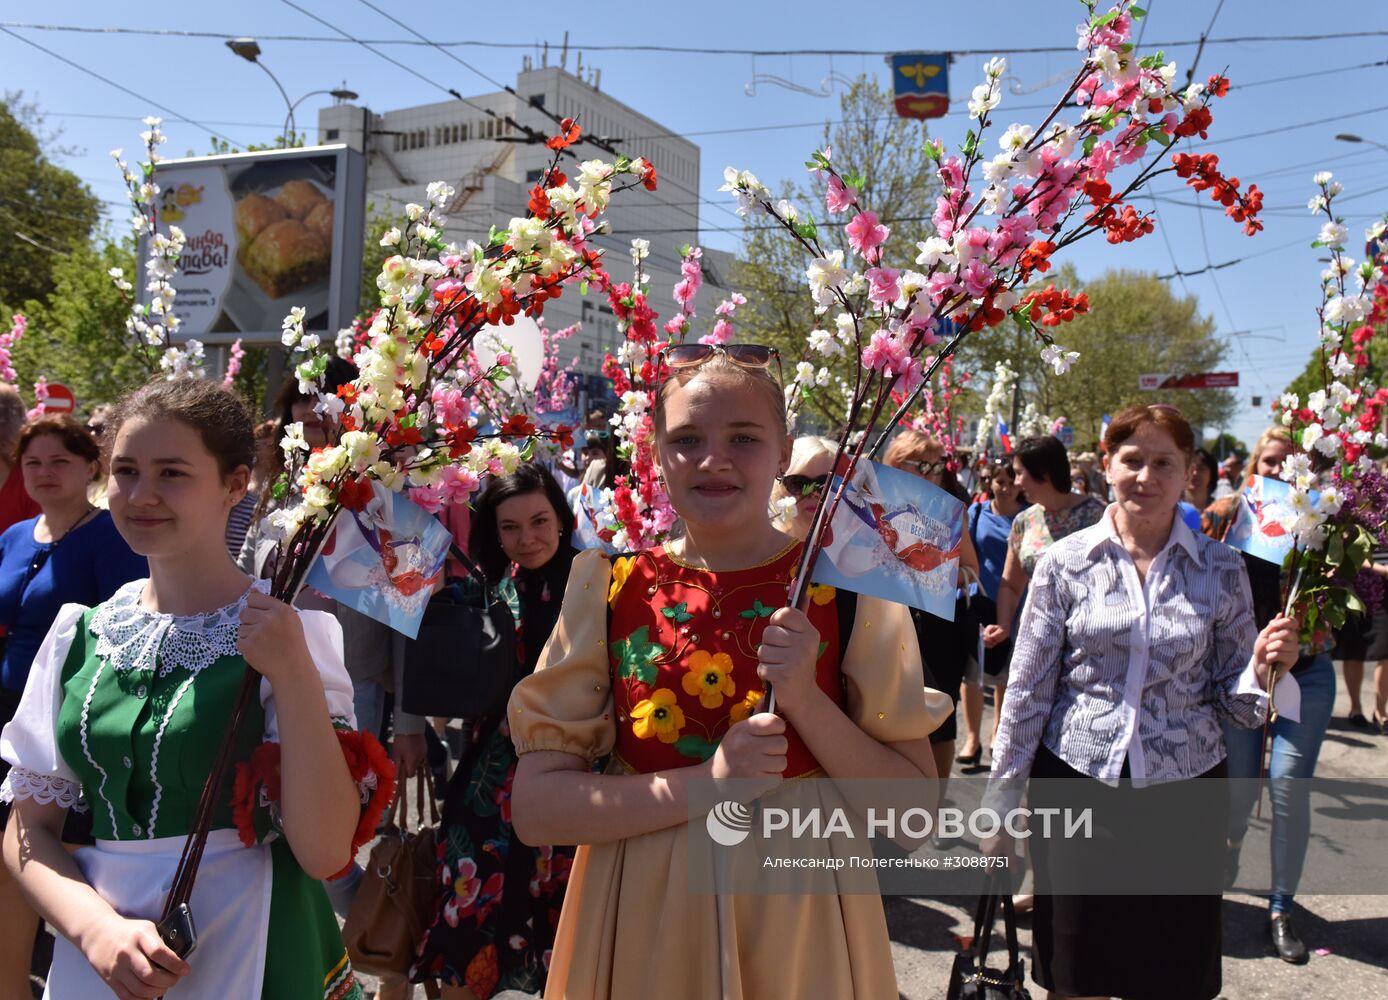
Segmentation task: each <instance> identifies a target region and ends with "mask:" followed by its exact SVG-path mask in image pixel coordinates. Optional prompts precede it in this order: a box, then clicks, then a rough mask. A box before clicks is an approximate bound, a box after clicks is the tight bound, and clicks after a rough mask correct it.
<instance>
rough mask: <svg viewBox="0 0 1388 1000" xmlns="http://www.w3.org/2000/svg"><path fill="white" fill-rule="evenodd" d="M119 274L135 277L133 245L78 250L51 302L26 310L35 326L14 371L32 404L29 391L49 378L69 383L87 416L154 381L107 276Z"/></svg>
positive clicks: (60, 273) (58, 277)
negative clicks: (114, 271) (94, 408)
mask: <svg viewBox="0 0 1388 1000" xmlns="http://www.w3.org/2000/svg"><path fill="white" fill-rule="evenodd" d="M113 267H120V268H123V269H124V270H125V273H126V274H133V273H134V269H135V251H134V245H133V241H126V242H125V243H106V244H102V245H96V244H83V245H81V246H78V247H76V248H74V249H73V250H72V251H71V252H70V253H69V254H68V255H67V256H65V257H62V258H60V259H59V260H58V261H57V263H56V264H55V266H54V268H53V274H52V278H53V290H52V292H51V293H50V294H49V295H48V296H47V298H46V299H44V300H43V301H38V300H34V299H31V300H29V301H28V302H27V303H25V309H24V311H25V314H26V315H27V316H28V318H29V326H28V330H27V331H26V333H25V335H24V339H23V340H21V341H20V342H19V345H18V347H16V348H15V350H14V366H15V370H16V372H17V373H18V375H19V381H20V386H21V388H22V389H24V390H25V394H26V396H27V395H28V391H27V390H28V386H29V384H31V383H33V382H34V381H35V380H36V379H37V378H38V377H39V376H43V377H44V378H46V379H48V380H49V381H50V382H63V383H65V384H66V385H67V386H68V387H69V388H70V389H72V391H73V394H74V395H75V396H76V397H77V405H78V407H79V408H80V409H84V410H85V409H87V408H89V407H90V406H92V405H93V404H95V403H103V402H110V401H112V400H114V399H116V398H117V397H118V396H119V395H120V394H121V393H122V392H124V391H126V390H127V389H129V388H131V387H132V386H136V385H139V384H140V383H141V382H143V381H144V380H145V379H146V378H148V377H149V369H148V367H146V365H145V363H144V362H143V361H141V360H140V359H139V357H138V356H137V355H136V352H135V350H134V347H133V343H132V341H131V339H130V336H129V335H128V334H127V333H126V331H125V317H126V315H127V314H128V312H129V306H128V305H127V304H126V302H125V300H124V298H123V297H122V296H121V293H120V292H119V291H117V290H116V288H115V286H114V285H113V284H112V283H111V278H110V277H109V275H108V274H107V273H106V272H107V271H108V270H109V269H110V268H113Z"/></svg>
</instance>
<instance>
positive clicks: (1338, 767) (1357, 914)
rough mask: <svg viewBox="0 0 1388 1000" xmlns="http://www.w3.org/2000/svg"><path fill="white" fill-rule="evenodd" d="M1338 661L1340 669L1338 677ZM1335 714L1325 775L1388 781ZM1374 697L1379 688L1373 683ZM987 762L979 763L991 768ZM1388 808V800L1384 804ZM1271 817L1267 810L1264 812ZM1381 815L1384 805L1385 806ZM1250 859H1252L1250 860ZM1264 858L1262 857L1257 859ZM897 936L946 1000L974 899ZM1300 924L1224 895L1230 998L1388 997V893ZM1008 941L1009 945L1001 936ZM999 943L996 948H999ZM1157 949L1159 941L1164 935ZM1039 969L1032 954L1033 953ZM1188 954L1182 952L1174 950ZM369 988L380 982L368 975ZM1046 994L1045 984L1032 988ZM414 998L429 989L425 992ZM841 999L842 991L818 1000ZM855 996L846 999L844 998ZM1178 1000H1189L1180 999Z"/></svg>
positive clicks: (1307, 900) (919, 904)
mask: <svg viewBox="0 0 1388 1000" xmlns="http://www.w3.org/2000/svg"><path fill="white" fill-rule="evenodd" d="M1338 673H1339V671H1338V664H1337V675H1338ZM1340 684H1341V689H1340V690H1339V691H1338V693H1337V694H1338V696H1337V702H1336V707H1335V715H1334V718H1333V719H1332V721H1331V724H1330V731H1329V733H1328V734H1327V736H1326V741H1325V745H1324V747H1323V748H1322V751H1321V756H1320V762H1319V765H1318V768H1317V776H1318V777H1322V778H1332V779H1333V778H1341V779H1348V780H1365V779H1369V780H1377V781H1380V782H1385V785H1381V786H1380V787H1388V736H1378V735H1368V734H1366V733H1364V732H1363V731H1362V730H1358V729H1354V728H1352V727H1351V726H1350V725H1349V724H1348V723H1347V722H1346V721H1345V715H1346V712H1347V706H1348V700H1347V697H1346V694H1345V691H1344V690H1343V678H1341V680H1340ZM1364 694H1365V703H1366V704H1368V705H1372V704H1373V701H1372V695H1371V694H1370V692H1369V691H1368V688H1367V687H1366V689H1365V692H1364ZM991 711H992V709H991V708H985V716H984V732H988V731H989V730H990V728H991V725H992V721H991V716H990V714H989V713H991ZM986 764H987V760H986V758H985V760H984V766H983V767H980V768H977V769H970V771H971V772H972V773H976V774H982V773H984V771H985V768H986ZM1378 808H1379V809H1383V810H1388V805H1384V806H1381V807H1378ZM1343 811H1344V810H1342V809H1339V808H1336V807H1335V805H1334V804H1333V803H1328V804H1327V803H1324V802H1321V803H1320V804H1318V805H1317V808H1316V811H1315V814H1314V815H1313V818H1312V837H1313V842H1314V845H1315V849H1317V850H1335V849H1337V845H1344V844H1356V845H1358V846H1359V847H1360V848H1361V851H1362V840H1363V838H1362V835H1361V832H1360V830H1361V829H1362V828H1360V829H1356V828H1354V827H1353V825H1352V821H1350V820H1348V819H1346V818H1344V817H1343V815H1342V813H1343ZM1264 815H1266V808H1265V811H1264ZM1377 815H1378V817H1379V818H1380V819H1382V818H1383V816H1384V815H1385V814H1384V812H1377ZM1266 827H1267V822H1266V820H1263V821H1261V822H1260V821H1257V820H1255V821H1253V826H1252V828H1251V831H1250V834H1249V840H1248V846H1247V847H1246V848H1245V854H1246V855H1247V854H1249V853H1252V850H1253V848H1252V845H1253V844H1254V843H1255V842H1256V839H1257V838H1258V837H1259V836H1260V834H1262V833H1265V831H1266ZM1249 863H1250V861H1249V859H1248V858H1247V857H1246V858H1245V864H1249ZM1253 863H1256V862H1253ZM1365 863H1366V864H1369V865H1374V866H1375V867H1374V870H1373V871H1372V872H1366V876H1365V878H1366V882H1367V883H1368V884H1372V885H1374V886H1388V838H1385V840H1384V841H1383V842H1382V844H1381V846H1380V848H1379V850H1378V851H1377V853H1376V854H1373V853H1370V855H1369V857H1368V859H1367V860H1366V862H1365ZM884 903H885V907H886V912H887V923H888V928H889V931H890V933H891V938H892V957H893V960H894V962H895V965H896V975H897V983H898V987H899V989H900V992H901V996H902V997H903V998H906V1000H940V998H943V997H944V995H945V990H946V986H947V983H948V981H949V971H950V966H951V965H952V963H953V961H954V955H955V954H956V952H957V950H958V942H957V939H956V935H960V934H972V932H973V927H972V924H973V914H972V912H971V908H972V904H973V900H972V899H968V898H963V897H952V896H939V897H931V896H890V897H887V898H886V899H885V900H884ZM1297 903H1298V909H1297V911H1296V912H1295V913H1294V915H1293V922H1294V924H1295V926H1296V928H1297V931H1298V932H1299V933H1300V935H1301V937H1302V939H1303V940H1304V941H1305V942H1306V945H1307V947H1308V948H1310V949H1311V950H1312V952H1313V954H1312V956H1311V960H1310V962H1309V964H1307V965H1304V966H1293V965H1288V964H1287V963H1285V962H1283V961H1281V960H1280V959H1279V958H1277V957H1276V955H1275V954H1274V952H1273V950H1272V945H1271V943H1270V941H1269V939H1268V935H1267V902H1266V900H1265V899H1261V898H1258V897H1255V896H1250V895H1245V894H1241V893H1232V894H1230V895H1227V896H1226V897H1225V901H1224V989H1223V992H1222V994H1221V997H1223V998H1226V1000H1306V998H1308V997H1336V998H1339V997H1354V998H1361V997H1362V998H1370V997H1372V998H1379V997H1383V998H1388V894H1384V895H1314V894H1308V895H1304V896H1298V897H1297ZM1020 932H1021V944H1022V947H1023V950H1024V953H1025V952H1026V951H1027V950H1028V949H1029V947H1030V938H1031V928H1030V923H1029V918H1027V917H1025V916H1024V917H1023V918H1022V921H1021V928H1020ZM999 944H1000V942H999ZM995 947H996V945H995ZM1153 947H1155V948H1160V947H1161V943H1160V942H1154V943H1153ZM1026 957H1027V959H1028V961H1027V966H1028V968H1030V965H1031V963H1030V957H1029V955H1027V956H1026ZM1166 957H1168V958H1169V960H1171V961H1177V962H1179V961H1180V956H1179V955H1170V956H1166ZM367 985H368V986H369V987H370V986H374V983H370V982H368V983H367ZM1031 990H1032V994H1033V996H1034V997H1035V998H1036V1000H1042V998H1043V997H1044V996H1045V993H1044V991H1043V990H1041V989H1040V988H1039V987H1037V986H1035V984H1032V985H1031ZM415 996H416V997H420V996H423V991H422V990H419V989H416V991H415ZM524 996H525V994H520V993H503V994H498V997H500V998H502V1000H522V998H523V997H524ZM809 1000H840V998H828V997H826V998H818V997H814V998H809ZM845 1000H846V998H845ZM1171 1000H1182V998H1178V997H1173V998H1171Z"/></svg>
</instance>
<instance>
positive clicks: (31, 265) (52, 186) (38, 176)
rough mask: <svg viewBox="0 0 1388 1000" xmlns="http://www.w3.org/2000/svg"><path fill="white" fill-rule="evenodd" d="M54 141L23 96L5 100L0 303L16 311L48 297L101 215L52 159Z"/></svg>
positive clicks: (1, 110) (1, 106) (1, 116)
mask: <svg viewBox="0 0 1388 1000" xmlns="http://www.w3.org/2000/svg"><path fill="white" fill-rule="evenodd" d="M52 138H53V136H52V135H50V134H48V133H46V132H45V131H44V129H43V117H42V115H41V114H39V112H38V111H37V110H36V109H35V108H34V106H33V105H32V104H26V103H24V101H23V99H22V95H21V94H20V93H18V92H12V93H7V94H5V96H4V98H3V100H0V234H3V239H0V303H4V304H5V305H7V306H8V307H9V309H11V310H13V309H17V308H19V307H20V305H21V304H22V303H24V302H27V301H29V300H30V299H44V298H46V297H47V296H48V294H49V293H50V292H51V291H52V290H53V287H54V284H55V279H54V272H55V270H57V268H58V266H59V264H60V262H62V261H63V260H64V259H65V256H66V255H68V254H72V253H74V252H75V251H77V250H78V249H79V248H82V247H84V246H85V245H86V244H87V242H88V241H89V240H90V238H91V235H92V231H93V230H94V229H95V228H96V225H97V223H98V222H99V221H100V217H101V202H100V200H99V199H98V198H97V197H96V195H94V194H93V193H92V191H91V189H90V188H88V187H87V185H86V184H84V183H83V182H82V181H81V179H80V178H79V177H78V176H77V175H76V174H74V173H73V172H72V171H70V170H67V169H65V168H63V167H61V166H58V165H57V164H56V163H54V162H52V161H51V160H50V159H49V158H48V155H47V154H46V152H45V150H44V142H45V141H46V140H51V139H52Z"/></svg>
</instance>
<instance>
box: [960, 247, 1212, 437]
mask: <svg viewBox="0 0 1388 1000" xmlns="http://www.w3.org/2000/svg"><path fill="white" fill-rule="evenodd" d="M1052 283H1053V284H1055V285H1056V287H1058V288H1066V287H1068V288H1069V289H1070V290H1071V291H1072V292H1078V291H1081V290H1082V291H1085V292H1087V293H1088V295H1089V303H1090V311H1089V313H1088V314H1086V315H1081V316H1077V317H1075V319H1074V320H1073V321H1072V322H1069V323H1065V324H1062V325H1061V326H1059V327H1055V328H1052V329H1051V332H1052V333H1053V335H1054V337H1055V339H1056V342H1057V343H1059V344H1062V345H1064V347H1065V348H1066V349H1067V350H1071V351H1078V352H1079V355H1080V358H1079V360H1078V361H1077V362H1075V365H1074V367H1073V368H1071V369H1070V371H1069V372H1068V373H1066V374H1065V375H1056V374H1055V373H1054V371H1053V370H1052V369H1051V368H1049V367H1048V366H1047V365H1046V364H1045V363H1044V362H1042V361H1041V357H1040V345H1039V344H1037V343H1036V341H1035V339H1034V338H1033V337H1032V336H1031V335H1030V334H1029V333H1025V334H1024V333H1021V332H1019V331H1017V330H1016V328H1015V327H1007V326H1004V327H998V328H996V329H994V330H990V331H987V332H984V333H981V334H974V335H971V336H970V337H969V338H968V339H967V340H965V341H964V345H963V350H962V351H961V358H962V365H961V367H962V368H964V370H966V371H971V372H973V373H975V375H976V376H979V377H983V378H986V377H987V376H988V374H989V373H991V371H992V369H993V366H994V364H995V363H996V362H998V361H1006V362H1007V363H1008V364H1009V365H1010V366H1011V367H1012V368H1013V370H1015V371H1016V372H1018V374H1019V376H1020V378H1019V381H1020V382H1021V385H1022V390H1021V391H1022V400H1023V402H1024V403H1025V402H1032V403H1034V404H1035V405H1036V407H1037V409H1038V410H1040V411H1041V412H1042V413H1045V414H1048V415H1050V416H1051V417H1060V416H1064V417H1067V418H1068V419H1069V422H1070V426H1071V427H1073V428H1074V431H1075V442H1076V446H1077V447H1080V446H1084V447H1088V446H1089V445H1091V444H1093V443H1095V442H1097V441H1098V440H1099V436H1100V431H1101V426H1102V421H1103V415H1104V414H1105V413H1108V414H1114V413H1117V412H1119V411H1120V410H1122V409H1123V408H1124V407H1127V406H1131V405H1133V404H1135V403H1169V404H1171V405H1172V406H1176V407H1178V408H1179V409H1180V410H1181V412H1182V413H1183V414H1184V415H1185V416H1186V418H1187V419H1189V420H1190V422H1191V423H1192V424H1193V425H1195V426H1197V427H1204V428H1208V429H1210V430H1213V431H1217V430H1219V429H1221V428H1222V427H1223V426H1224V425H1225V424H1226V423H1227V422H1228V421H1229V420H1230V418H1231V417H1232V416H1233V414H1234V409H1235V406H1236V405H1237V404H1236V401H1235V398H1234V394H1233V393H1231V392H1228V391H1226V390H1213V389H1183V390H1173V391H1164V392H1144V391H1142V390H1140V389H1138V376H1139V375H1141V374H1144V373H1148V372H1171V373H1184V372H1204V371H1210V370H1212V369H1215V368H1217V367H1218V366H1219V364H1220V362H1221V361H1222V360H1223V359H1224V356H1225V352H1226V350H1227V345H1226V344H1225V342H1224V341H1223V340H1221V339H1220V338H1219V337H1216V336H1215V333H1214V331H1215V323H1214V321H1213V320H1212V319H1210V318H1209V317H1207V316H1202V315H1201V314H1200V311H1199V305H1198V303H1197V302H1196V300H1195V299H1194V298H1191V297H1178V296H1176V295H1173V294H1172V292H1171V287H1170V285H1169V284H1168V283H1166V282H1164V281H1161V280H1159V279H1158V278H1157V277H1156V276H1155V275H1151V274H1143V273H1140V272H1134V271H1107V272H1105V273H1104V274H1103V275H1102V276H1100V277H1099V278H1097V279H1095V280H1093V281H1088V282H1084V281H1081V280H1080V278H1079V276H1078V274H1077V273H1076V272H1075V270H1074V268H1073V267H1071V266H1070V265H1066V266H1064V267H1062V268H1060V269H1058V270H1057V271H1053V272H1051V273H1050V274H1049V275H1046V276H1045V280H1043V281H1041V282H1038V283H1037V285H1036V286H1033V287H1044V286H1045V285H1047V284H1052ZM979 389H980V392H978V393H974V394H972V396H973V398H969V397H960V400H959V402H960V403H961V404H964V405H965V406H966V407H969V408H976V409H977V411H978V412H981V411H982V407H983V395H984V394H985V393H986V386H985V385H984V383H983V382H980V385H979Z"/></svg>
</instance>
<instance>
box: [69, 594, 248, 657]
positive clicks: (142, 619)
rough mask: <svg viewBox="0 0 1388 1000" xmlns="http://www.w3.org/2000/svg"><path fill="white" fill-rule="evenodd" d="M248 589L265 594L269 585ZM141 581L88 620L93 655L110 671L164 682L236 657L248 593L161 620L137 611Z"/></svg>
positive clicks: (147, 613) (153, 615)
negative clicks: (175, 673) (152, 674)
mask: <svg viewBox="0 0 1388 1000" xmlns="http://www.w3.org/2000/svg"><path fill="white" fill-rule="evenodd" d="M251 586H252V588H254V589H257V590H260V591H262V592H265V591H267V590H268V589H269V581H265V580H257V581H255V583H253V584H252V585H251ZM144 589H145V581H144V580H132V581H131V582H130V583H127V584H126V585H125V586H123V587H121V588H120V590H118V591H116V593H115V595H114V596H113V597H112V598H111V599H110V600H109V601H106V602H105V603H104V604H102V605H101V606H99V607H98V608H97V609H96V614H94V615H92V624H91V633H92V635H93V636H95V637H96V655H97V656H99V657H100V658H101V659H103V660H105V661H106V663H107V665H108V666H110V668H111V669H112V670H116V671H121V672H124V671H127V670H148V671H152V670H154V668H155V665H156V663H157V664H158V666H159V676H160V677H167V676H168V675H169V673H170V672H172V670H173V669H174V667H181V668H182V669H184V670H186V671H188V672H189V673H191V674H196V673H198V672H199V671H201V670H203V669H204V668H206V667H209V666H211V665H212V664H213V663H215V662H216V661H217V660H218V659H220V658H221V657H223V656H235V655H237V652H238V651H237V649H236V636H237V631H238V629H239V628H240V625H241V609H242V608H243V607H244V606H245V604H246V594H249V593H250V590H247V592H246V594H243V595H242V596H241V598H240V599H239V600H237V601H236V602H235V603H233V604H228V605H226V606H225V607H222V608H218V609H217V610H216V611H209V612H207V613H206V614H201V615H183V616H179V615H163V614H156V613H155V612H153V611H146V610H145V609H144V608H142V607H140V594H141V593H142V592H143V591H144Z"/></svg>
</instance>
